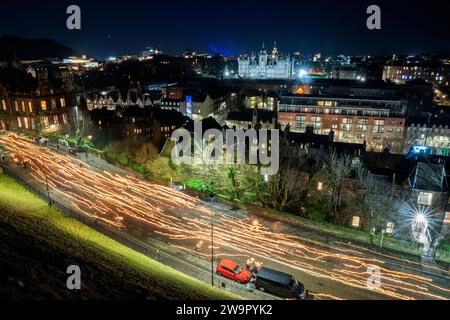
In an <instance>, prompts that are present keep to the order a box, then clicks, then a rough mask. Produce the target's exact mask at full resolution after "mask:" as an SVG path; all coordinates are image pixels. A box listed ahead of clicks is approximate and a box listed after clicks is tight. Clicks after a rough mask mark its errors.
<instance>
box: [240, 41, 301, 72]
mask: <svg viewBox="0 0 450 320" xmlns="http://www.w3.org/2000/svg"><path fill="white" fill-rule="evenodd" d="M238 65H239V76H240V77H242V78H253V79H286V78H290V77H292V75H293V66H294V60H293V59H291V57H290V56H289V55H287V56H282V55H280V54H279V53H278V49H277V47H276V44H275V46H274V48H273V50H272V53H270V54H269V53H267V51H266V49H265V48H264V44H263V46H262V49H261V51H260V52H259V54H257V55H254V54H251V55H250V56H249V55H243V56H241V57H239V60H238Z"/></svg>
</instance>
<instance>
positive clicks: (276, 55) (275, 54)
mask: <svg viewBox="0 0 450 320" xmlns="http://www.w3.org/2000/svg"><path fill="white" fill-rule="evenodd" d="M272 59H273V60H277V59H278V49H277V42H276V41H274V42H273V49H272Z"/></svg>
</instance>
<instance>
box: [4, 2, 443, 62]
mask: <svg viewBox="0 0 450 320" xmlns="http://www.w3.org/2000/svg"><path fill="white" fill-rule="evenodd" d="M70 4H77V5H79V6H80V7H81V14H82V30H79V31H69V30H68V29H67V28H66V19H67V16H68V15H67V14H66V8H67V6H68V5H70ZM371 4H377V5H379V6H380V7H381V11H382V30H376V31H370V30H368V29H367V28H366V19H367V16H368V15H367V14H366V8H367V6H369V5H371ZM445 6H447V7H448V0H444V1H443V0H441V1H437V0H426V1H412V0H409V1H408V0H398V1H394V0H389V1H386V0H383V1H379V0H376V1H373V0H372V1H365V0H360V1H357V0H345V1H344V0H342V1H337V0H328V1H325V0H308V1H304V0H289V1H288V0H273V1H263V0H259V1H254V0H241V1H234V0H233V1H231V0H230V1H213V0H210V1H197V0H184V1H181V0H165V1H160V0H147V1H143V0H141V1H137V0H127V1H112V0H110V1H103V0H98V1H97V0H96V1H94V0H90V1H77V0H70V1H66V0H58V1H55V0H40V1H36V0H35V1H24V0H17V1H7V0H2V1H1V3H0V12H1V19H0V36H3V35H8V34H13V35H18V36H21V37H25V38H32V37H46V38H51V39H53V40H56V41H59V42H61V43H63V44H66V45H68V46H71V47H72V48H74V49H75V50H77V51H79V52H81V53H86V54H89V55H94V56H97V57H98V58H105V57H107V56H110V55H119V54H123V53H138V52H139V51H140V50H141V49H142V48H143V47H145V46H155V47H157V48H160V49H162V50H163V51H164V52H166V53H171V54H178V53H181V52H182V51H184V50H185V49H187V48H192V49H195V50H198V51H202V52H210V53H216V52H217V53H221V54H232V55H237V54H239V53H243V52H251V51H257V50H258V49H259V48H260V47H261V43H262V42H263V41H264V42H265V43H266V47H270V48H271V47H272V45H273V41H274V40H276V41H277V44H278V48H279V50H280V51H282V52H293V51H297V50H300V51H301V52H306V53H314V52H322V53H345V54H360V53H368V54H384V53H386V54H387V53H389V54H390V53H407V54H409V53H420V52H431V51H433V52H438V51H439V52H444V51H447V52H449V51H450V19H449V18H448V12H449V11H448V8H445Z"/></svg>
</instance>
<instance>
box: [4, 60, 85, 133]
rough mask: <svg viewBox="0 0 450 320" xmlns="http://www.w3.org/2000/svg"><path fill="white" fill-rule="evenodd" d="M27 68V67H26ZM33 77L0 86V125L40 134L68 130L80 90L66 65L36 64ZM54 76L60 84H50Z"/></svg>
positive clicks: (5, 128)
mask: <svg viewBox="0 0 450 320" xmlns="http://www.w3.org/2000/svg"><path fill="white" fill-rule="evenodd" d="M27 71H28V72H30V68H27ZM31 75H32V80H31V81H29V82H27V83H26V84H25V83H24V85H23V86H21V87H15V88H11V89H6V88H4V87H1V86H0V129H4V130H11V131H17V132H23V133H27V134H31V135H34V134H39V133H43V132H68V131H69V130H70V121H71V117H74V116H75V109H74V108H76V107H81V103H82V94H81V93H80V90H78V88H77V86H76V85H74V84H73V79H72V77H71V72H70V71H69V70H67V69H66V68H60V67H59V66H53V65H51V64H50V65H49V64H45V63H39V64H35V65H34V66H33V72H32V73H31ZM52 79H57V80H59V81H60V82H61V85H60V86H55V85H52V84H51V83H52V82H51V80H52Z"/></svg>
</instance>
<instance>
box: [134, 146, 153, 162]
mask: <svg viewBox="0 0 450 320" xmlns="http://www.w3.org/2000/svg"><path fill="white" fill-rule="evenodd" d="M157 156H158V149H156V147H155V146H154V145H153V144H152V143H151V142H144V143H143V144H142V145H141V146H139V147H137V149H136V151H134V153H133V160H134V162H135V163H137V164H145V163H148V162H150V161H153V160H154V159H155V158H156V157H157Z"/></svg>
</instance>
